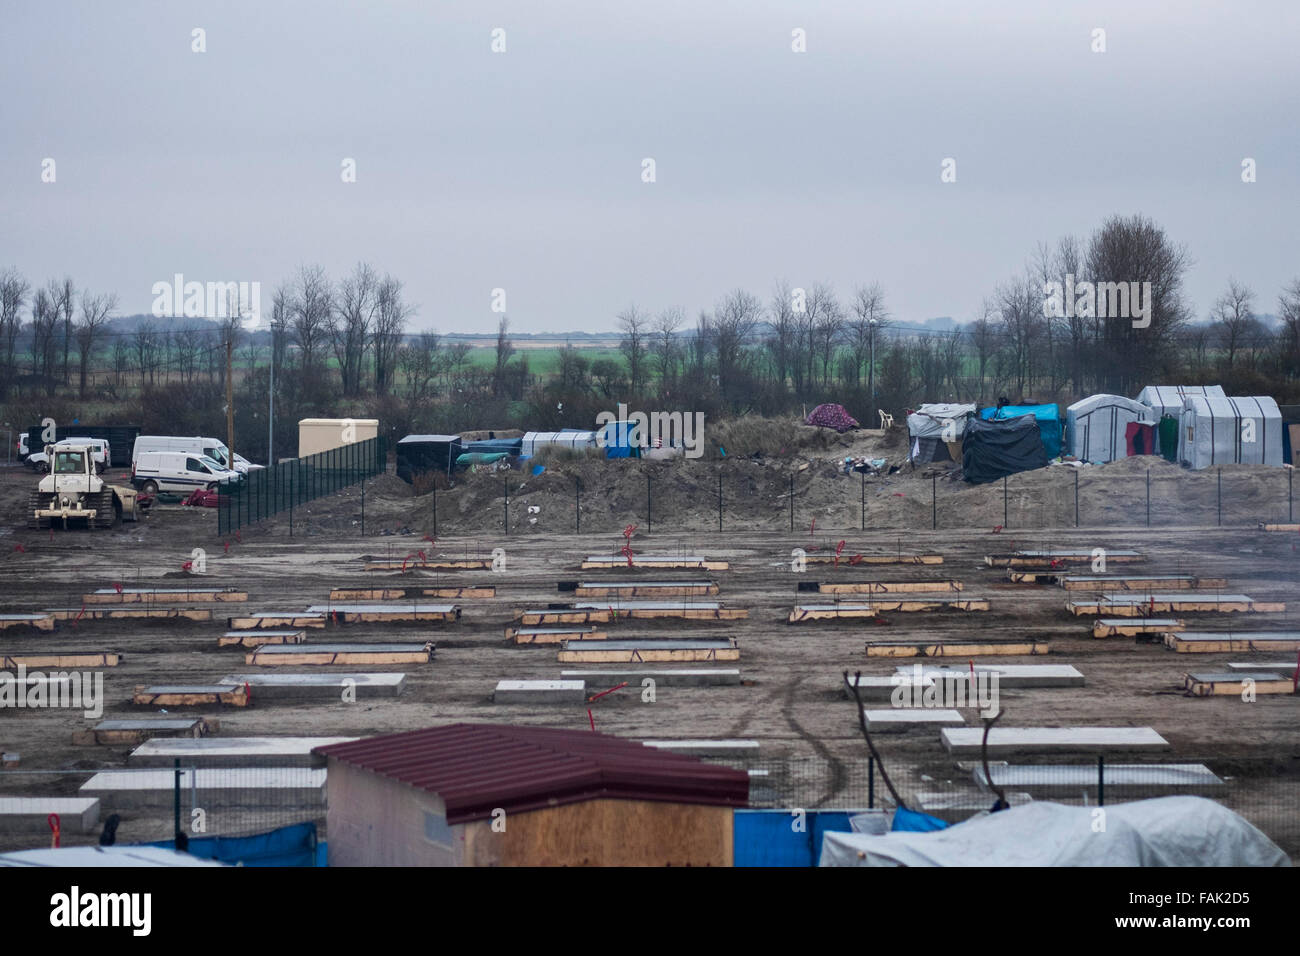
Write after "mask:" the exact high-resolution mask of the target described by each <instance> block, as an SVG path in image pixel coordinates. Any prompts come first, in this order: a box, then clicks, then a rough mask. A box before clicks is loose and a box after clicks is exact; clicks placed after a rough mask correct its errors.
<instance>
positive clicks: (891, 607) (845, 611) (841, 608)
mask: <svg viewBox="0 0 1300 956" xmlns="http://www.w3.org/2000/svg"><path fill="white" fill-rule="evenodd" d="M988 609H989V602H988V600H987V599H984V598H969V599H964V600H948V599H942V598H934V599H929V600H926V599H922V598H898V599H893V600H889V599H885V600H881V599H879V598H877V599H875V600H873V601H872V602H871V603H870V604H851V603H843V604H801V605H796V606H795V607H794V608H793V609H792V610H791V611H790V616H789V617H788V618H787V621H788V622H789V623H791V624H798V623H801V622H804V621H833V620H840V619H842V618H871V617H875V616H876V615H877V614H879V613H881V612H884V611H891V612H903V613H915V612H923V611H987V610H988Z"/></svg>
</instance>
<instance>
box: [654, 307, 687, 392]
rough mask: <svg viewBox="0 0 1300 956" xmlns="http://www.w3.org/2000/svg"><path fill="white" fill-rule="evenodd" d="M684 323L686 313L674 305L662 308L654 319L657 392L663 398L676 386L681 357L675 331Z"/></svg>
mask: <svg viewBox="0 0 1300 956" xmlns="http://www.w3.org/2000/svg"><path fill="white" fill-rule="evenodd" d="M685 324H686V314H685V313H684V312H683V311H682V310H681V309H680V308H678V307H676V306H673V307H671V308H667V309H664V310H663V311H662V312H660V313H659V317H658V318H657V319H655V328H654V333H655V334H654V346H653V349H654V356H655V366H656V367H657V368H658V371H659V394H660V395H662V396H664V397H665V398H666V397H667V396H668V395H669V394H671V393H672V392H673V391H675V390H676V388H677V365H678V362H679V361H680V359H681V348H680V347H679V346H678V344H677V331H678V329H680V328H681V327H682V326H683V325H685Z"/></svg>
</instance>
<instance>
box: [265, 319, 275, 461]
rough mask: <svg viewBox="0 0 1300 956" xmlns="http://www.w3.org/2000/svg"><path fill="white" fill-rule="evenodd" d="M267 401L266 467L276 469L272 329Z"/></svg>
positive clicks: (273, 334)
mask: <svg viewBox="0 0 1300 956" xmlns="http://www.w3.org/2000/svg"><path fill="white" fill-rule="evenodd" d="M267 392H268V396H267V399H266V467H267V468H273V467H275V329H274V328H273V329H271V385H270V388H268V389H267Z"/></svg>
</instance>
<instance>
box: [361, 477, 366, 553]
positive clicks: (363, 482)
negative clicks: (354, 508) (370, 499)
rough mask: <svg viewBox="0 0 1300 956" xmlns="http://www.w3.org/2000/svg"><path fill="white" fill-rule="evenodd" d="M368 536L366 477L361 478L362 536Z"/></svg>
mask: <svg viewBox="0 0 1300 956" xmlns="http://www.w3.org/2000/svg"><path fill="white" fill-rule="evenodd" d="M365 536H366V479H365V476H364V475H363V476H362V478H361V537H363V538H364V537H365Z"/></svg>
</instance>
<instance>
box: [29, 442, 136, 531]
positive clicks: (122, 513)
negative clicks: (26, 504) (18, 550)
mask: <svg viewBox="0 0 1300 956" xmlns="http://www.w3.org/2000/svg"><path fill="white" fill-rule="evenodd" d="M95 451H96V449H95V447H94V446H92V445H68V444H66V443H65V444H62V445H60V446H59V447H57V448H56V447H55V446H54V445H46V446H45V454H46V455H48V456H49V463H50V471H49V474H47V475H45V477H43V478H42V479H41V480H40V484H38V485H37V487H36V491H34V492H32V499H31V518H30V519H29V520H28V527H29V528H35V529H44V528H50V527H53V526H54V525H55V523H56V522H57V523H61V526H62V527H63V528H64V529H67V527H68V522H69V521H75V522H77V523H81V522H84V523H85V524H86V527H87V528H92V529H93V528H111V527H113V526H115V525H116V524H117V523H118V522H120V521H135V520H137V519H138V518H139V516H140V514H141V513H142V512H143V511H144V510H145V509H147V508H148V506H149V503H150V501H151V499H150V498H149V497H148V496H146V495H142V494H140V493H139V492H137V491H136V490H135V489H134V488H128V487H125V486H123V485H110V484H109V483H108V482H107V481H105V480H104V479H103V478H100V477H99V475H98V474H97V473H96V469H95Z"/></svg>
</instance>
